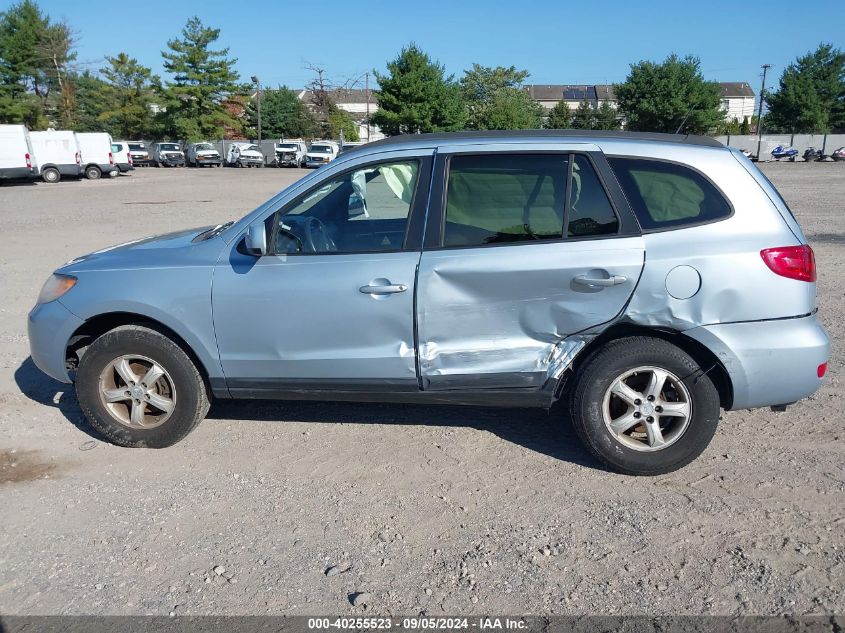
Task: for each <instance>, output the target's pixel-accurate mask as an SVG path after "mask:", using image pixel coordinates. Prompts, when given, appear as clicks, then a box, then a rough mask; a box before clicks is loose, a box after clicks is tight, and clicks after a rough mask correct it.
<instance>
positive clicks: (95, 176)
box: [85, 165, 103, 180]
mask: <svg viewBox="0 0 845 633" xmlns="http://www.w3.org/2000/svg"><path fill="white" fill-rule="evenodd" d="M102 175H103V172H102V171H100V168H99V167H97V166H96V165H91V166H90V167H86V168H85V177H86V178H87V179H88V180H99V179H100V177H101V176H102Z"/></svg>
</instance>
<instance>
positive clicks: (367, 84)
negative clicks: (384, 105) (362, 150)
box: [364, 73, 370, 143]
mask: <svg viewBox="0 0 845 633" xmlns="http://www.w3.org/2000/svg"><path fill="white" fill-rule="evenodd" d="M364 95H365V96H366V97H367V143H369V142H370V73H367V74H366V75H364Z"/></svg>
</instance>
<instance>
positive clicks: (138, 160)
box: [129, 141, 150, 167]
mask: <svg viewBox="0 0 845 633" xmlns="http://www.w3.org/2000/svg"><path fill="white" fill-rule="evenodd" d="M129 155H130V156H131V157H132V165H133V166H135V167H147V166H149V164H150V153H149V152H148V151H147V146H146V145H144V143H143V141H129Z"/></svg>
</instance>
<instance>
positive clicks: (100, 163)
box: [76, 132, 117, 180]
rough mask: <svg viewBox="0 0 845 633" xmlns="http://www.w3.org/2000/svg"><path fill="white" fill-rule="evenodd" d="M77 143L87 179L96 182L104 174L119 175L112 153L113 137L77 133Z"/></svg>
mask: <svg viewBox="0 0 845 633" xmlns="http://www.w3.org/2000/svg"><path fill="white" fill-rule="evenodd" d="M76 141H77V142H78V143H79V151H80V152H81V153H82V169H83V170H84V171H85V176H86V178H88V179H90V180H96V179H97V178H99V177H101V176H102V175H103V174H108V175H111V174H112V172H114V174H115V175H117V166H116V165H115V164H114V156H113V155H112V153H111V143H112V140H111V135H110V134H106V133H105V132H77V133H76Z"/></svg>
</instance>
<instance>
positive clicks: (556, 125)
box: [546, 99, 572, 130]
mask: <svg viewBox="0 0 845 633" xmlns="http://www.w3.org/2000/svg"><path fill="white" fill-rule="evenodd" d="M571 127H572V110H570V109H569V104H568V103H566V101H564V100H563V99H561V100H560V101H558V102H557V103H556V104H555V105H554V107H553V108H552V109H551V110H549V117H548V118H547V119H546V128H548V129H550V130H567V129H569V128H571Z"/></svg>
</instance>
